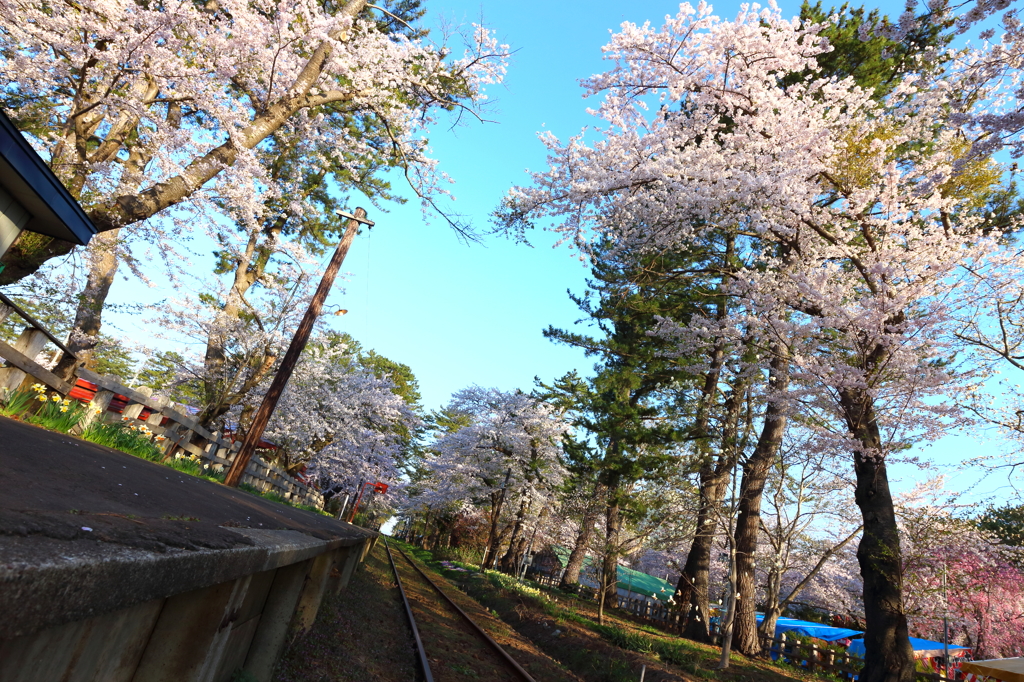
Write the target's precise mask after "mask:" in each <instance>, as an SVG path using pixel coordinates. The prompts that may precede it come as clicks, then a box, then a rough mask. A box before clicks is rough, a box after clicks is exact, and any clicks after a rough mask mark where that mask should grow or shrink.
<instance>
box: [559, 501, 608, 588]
mask: <svg viewBox="0 0 1024 682" xmlns="http://www.w3.org/2000/svg"><path fill="white" fill-rule="evenodd" d="M603 501H604V495H603V494H602V491H601V486H600V485H598V486H596V489H595V493H594V499H593V500H591V502H590V503H589V504H588V505H587V508H586V510H585V511H584V512H583V520H582V521H581V522H580V532H579V533H577V534H576V544H575V545H573V548H572V552H570V553H569V560H568V561H567V562H566V564H565V573H563V574H562V583H561V588H562V589H563V590H569V589H572V588H573V587H574V586H575V585H577V584H578V583H579V581H580V570H582V568H583V560H584V559H585V558H586V556H587V549H588V548H589V547H590V541H591V539H592V538H593V537H594V524H595V523H596V522H597V517H598V514H599V513H600V511H601V506H602V503H603Z"/></svg>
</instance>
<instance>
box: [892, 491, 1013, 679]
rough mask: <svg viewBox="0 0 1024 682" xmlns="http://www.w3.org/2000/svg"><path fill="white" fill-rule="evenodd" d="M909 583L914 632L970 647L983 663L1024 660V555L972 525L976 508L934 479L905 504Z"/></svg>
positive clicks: (906, 579)
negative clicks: (1023, 634)
mask: <svg viewBox="0 0 1024 682" xmlns="http://www.w3.org/2000/svg"><path fill="white" fill-rule="evenodd" d="M901 502H902V504H900V505H899V508H898V513H899V517H900V530H901V536H902V538H903V546H904V554H903V580H904V585H905V586H906V593H905V601H906V608H907V613H908V616H909V618H910V629H911V633H912V634H914V635H915V636H917V637H923V638H926V639H931V640H935V641H942V638H943V617H944V616H945V617H946V619H947V622H948V628H949V630H948V631H949V642H950V644H954V645H961V646H967V647H970V648H971V651H972V655H973V656H974V657H975V658H976V659H985V658H1003V657H1012V656H1020V655H1021V654H1022V653H1024V645H1022V643H1021V637H1020V633H1021V630H1022V628H1024V571H1022V570H1021V567H1022V566H1024V550H1022V549H1021V548H1020V547H1012V546H1009V545H1005V544H1002V543H1000V541H999V539H998V537H996V536H995V535H994V534H992V533H990V532H987V531H984V530H982V529H981V528H980V527H979V525H978V522H977V520H976V519H972V518H965V517H964V516H963V513H964V512H965V511H967V510H969V509H970V508H971V507H970V506H969V505H963V504H959V503H958V502H957V500H956V495H951V494H950V493H949V492H948V491H946V490H945V489H944V481H943V480H942V479H941V478H940V479H934V480H932V481H929V482H928V483H927V484H924V485H921V486H918V488H917V489H915V490H914V491H912V492H911V493H910V494H909V495H907V496H906V499H905V500H901Z"/></svg>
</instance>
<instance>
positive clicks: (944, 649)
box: [942, 560, 949, 680]
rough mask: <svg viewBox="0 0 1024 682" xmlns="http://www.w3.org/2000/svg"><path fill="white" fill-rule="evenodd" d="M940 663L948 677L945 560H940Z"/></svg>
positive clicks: (947, 610)
mask: <svg viewBox="0 0 1024 682" xmlns="http://www.w3.org/2000/svg"><path fill="white" fill-rule="evenodd" d="M942 663H943V665H944V666H945V671H946V679H947V680H948V679H949V597H948V596H947V595H946V562H945V560H943V562H942Z"/></svg>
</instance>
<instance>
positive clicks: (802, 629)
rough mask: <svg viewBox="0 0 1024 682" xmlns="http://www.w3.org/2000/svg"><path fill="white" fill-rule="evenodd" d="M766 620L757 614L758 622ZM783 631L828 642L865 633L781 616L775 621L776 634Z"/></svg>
mask: <svg viewBox="0 0 1024 682" xmlns="http://www.w3.org/2000/svg"><path fill="white" fill-rule="evenodd" d="M762 620H764V616H763V615H762V614H760V613H759V614H757V622H758V623H760V622H761V621H762ZM783 632H793V633H796V634H798V635H804V636H806V637H814V638H815V639H822V640H825V641H826V642H834V641H836V640H837V639H846V638H847V637H854V636H856V635H863V634H864V633H863V632H861V631H860V630H851V629H849V628H836V627H832V626H831V625H822V624H821V623H812V622H811V621H809V620H797V619H795V618H779V620H778V621H776V623H775V636H776V637H778V636H779V635H781V634H782V633H783Z"/></svg>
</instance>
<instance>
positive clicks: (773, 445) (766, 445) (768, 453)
mask: <svg viewBox="0 0 1024 682" xmlns="http://www.w3.org/2000/svg"><path fill="white" fill-rule="evenodd" d="M788 388H789V357H788V354H787V353H786V352H785V349H784V348H782V349H779V348H776V349H775V357H774V358H773V360H772V363H771V370H770V372H769V376H768V389H769V399H768V405H767V407H766V408H765V414H764V425H763V426H762V428H761V435H760V436H759V437H758V440H757V446H756V447H755V448H754V452H753V453H751V455H750V457H749V458H747V461H746V462H744V464H743V480H742V483H741V484H740V500H739V514H738V516H737V519H736V535H735V545H736V549H735V552H736V590H737V591H736V595H737V596H736V618H735V621H734V623H733V640H732V646H733V648H734V649H735V650H736V651H738V652H740V653H741V654H745V655H747V656H756V655H757V654H759V653H760V651H761V642H760V640H759V638H758V634H757V618H756V615H755V613H754V611H755V608H754V606H755V603H754V602H755V600H756V596H755V592H756V589H757V585H756V581H755V577H754V560H755V553H756V551H757V534H758V531H759V530H760V527H761V494H762V493H763V492H764V484H765V480H766V479H767V478H768V471H769V470H770V469H771V465H772V463H773V462H774V461H775V458H776V456H777V455H778V453H779V447H780V446H781V445H782V437H783V435H785V433H786V414H785V411H784V409H783V407H782V400H781V398H782V396H783V395H784V394H785V393H786V391H787V390H788Z"/></svg>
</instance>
